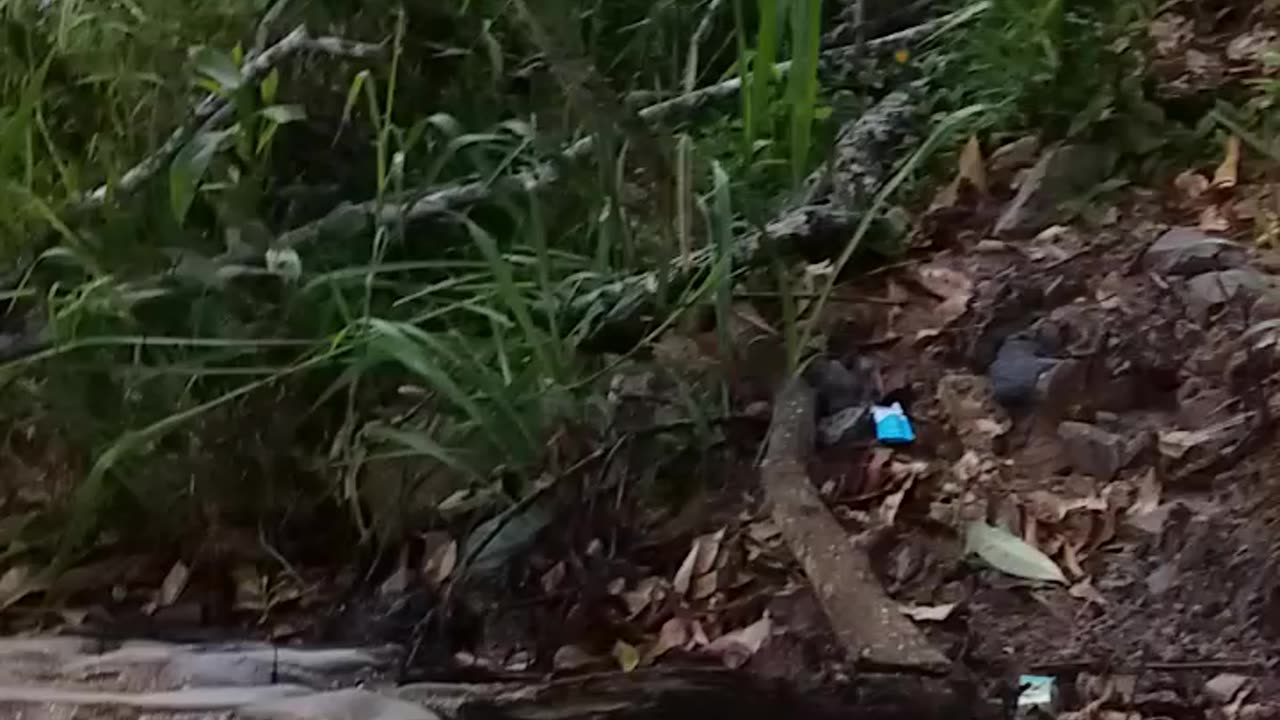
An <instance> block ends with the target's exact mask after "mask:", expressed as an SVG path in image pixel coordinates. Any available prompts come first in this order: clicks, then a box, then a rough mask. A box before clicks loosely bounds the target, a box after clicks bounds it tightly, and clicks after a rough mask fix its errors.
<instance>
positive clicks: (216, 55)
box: [191, 46, 244, 92]
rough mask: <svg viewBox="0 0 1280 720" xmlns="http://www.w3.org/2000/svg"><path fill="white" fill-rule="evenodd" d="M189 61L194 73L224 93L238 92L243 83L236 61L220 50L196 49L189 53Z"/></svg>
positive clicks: (203, 47) (209, 48) (202, 47)
mask: <svg viewBox="0 0 1280 720" xmlns="http://www.w3.org/2000/svg"><path fill="white" fill-rule="evenodd" d="M191 61H192V62H193V63H194V64H195V69H196V72H198V73H200V74H201V75H203V76H205V77H207V78H209V79H210V80H212V81H214V82H215V83H217V84H218V87H220V88H222V89H223V90H224V91H227V92H231V91H234V90H238V89H239V88H240V85H241V84H242V83H243V82H244V76H243V75H241V74H240V68H239V67H237V66H236V61H235V60H233V59H232V58H231V56H230V55H228V54H226V53H224V52H222V51H221V50H218V49H215V48H211V47H205V46H201V47H198V48H196V49H194V50H192V51H191Z"/></svg>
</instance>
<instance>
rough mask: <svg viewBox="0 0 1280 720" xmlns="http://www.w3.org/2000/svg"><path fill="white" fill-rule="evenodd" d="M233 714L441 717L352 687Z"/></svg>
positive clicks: (266, 718)
mask: <svg viewBox="0 0 1280 720" xmlns="http://www.w3.org/2000/svg"><path fill="white" fill-rule="evenodd" d="M235 716H236V717H237V718H240V719H242V720H440V716H439V715H437V714H435V713H434V712H432V711H430V710H428V709H426V708H424V707H422V706H421V705H414V704H412V703H408V702H405V701H404V700H397V699H395V698H389V697H385V696H383V695H378V694H375V693H371V692H369V691H368V690H355V689H348V690H335V691H332V692H322V693H313V694H310V695H302V696H299V697H292V698H285V699H283V700H276V701H273V702H267V703H262V704H258V705H253V706H251V707H247V708H243V709H241V710H238V711H237V712H236V715H235Z"/></svg>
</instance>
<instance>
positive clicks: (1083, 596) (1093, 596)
mask: <svg viewBox="0 0 1280 720" xmlns="http://www.w3.org/2000/svg"><path fill="white" fill-rule="evenodd" d="M1067 593H1068V594H1069V595H1071V597H1073V598H1076V599H1079V600H1084V601H1085V602H1089V603H1093V604H1094V605H1106V604H1107V599H1106V598H1104V597H1103V596H1102V593H1100V592H1098V588H1096V587H1094V585H1093V578H1090V577H1085V578H1082V579H1081V580H1079V581H1077V582H1076V584H1074V585H1072V586H1071V587H1070V588H1068V589H1067Z"/></svg>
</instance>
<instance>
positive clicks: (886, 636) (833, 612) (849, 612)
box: [760, 378, 949, 670]
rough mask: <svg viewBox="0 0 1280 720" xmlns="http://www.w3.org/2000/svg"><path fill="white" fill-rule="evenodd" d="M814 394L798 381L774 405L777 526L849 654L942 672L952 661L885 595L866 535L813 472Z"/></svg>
mask: <svg viewBox="0 0 1280 720" xmlns="http://www.w3.org/2000/svg"><path fill="white" fill-rule="evenodd" d="M815 412H816V410H815V398H814V391H813V389H812V388H810V387H809V386H808V384H807V383H806V382H805V381H804V379H802V378H796V379H793V380H791V381H790V382H789V383H788V384H787V385H786V386H784V387H783V389H782V390H781V391H780V392H779V393H778V397H777V400H776V402H775V403H774V411H773V422H772V423H771V425H770V429H769V437H768V440H767V442H768V447H767V451H766V453H765V457H764V462H763V464H762V466H761V469H760V479H761V483H762V484H763V485H764V490H765V496H766V498H767V500H768V502H769V504H770V506H771V511H772V515H773V520H774V522H775V523H776V524H777V525H778V527H779V528H780V529H781V530H782V535H783V537H784V538H785V539H786V541H787V544H788V546H789V547H790V548H791V552H792V554H794V555H795V557H796V560H797V561H799V563H800V566H801V567H802V568H804V573H805V575H806V576H807V577H808V578H809V583H810V584H811V585H812V586H813V590H814V592H815V593H816V594H817V596H818V600H819V602H820V603H821V604H822V608H823V610H824V611H825V612H826V614H827V618H828V620H829V621H830V622H831V629H832V630H833V631H834V632H835V635H836V638H837V639H838V640H839V641H840V643H841V645H842V646H843V647H844V649H845V651H846V652H847V653H848V655H849V657H850V658H851V659H852V660H854V661H855V662H859V661H860V662H865V663H869V664H871V665H874V666H879V667H896V668H920V669H932V670H942V669H944V668H946V667H947V665H948V664H949V663H948V661H947V658H946V657H945V656H944V655H943V654H942V653H941V652H939V651H938V649H937V648H935V647H933V646H932V645H930V644H929V642H928V641H927V640H925V638H924V636H923V635H922V634H921V633H920V631H919V630H917V629H916V627H915V625H914V624H913V623H912V622H911V621H910V620H909V619H907V617H906V616H904V615H903V614H902V613H901V612H900V611H899V610H898V606H897V603H895V602H894V601H893V600H892V599H890V598H889V596H888V595H886V594H885V592H884V590H883V589H882V588H881V587H880V581H879V579H877V578H876V575H875V572H874V570H873V569H872V567H871V558H870V556H869V554H868V552H867V543H866V541H865V539H864V537H865V536H858V537H853V538H850V537H849V535H848V533H846V532H845V530H844V528H842V527H841V526H840V524H839V523H838V522H837V521H836V519H835V517H834V516H833V515H832V514H831V512H830V511H829V510H828V509H827V507H826V505H825V504H823V502H822V498H820V497H819V496H818V493H817V491H816V490H814V488H813V484H812V483H810V482H809V476H808V473H807V471H806V469H805V468H806V465H807V462H808V458H809V454H810V453H811V452H812V451H813V447H814V423H815Z"/></svg>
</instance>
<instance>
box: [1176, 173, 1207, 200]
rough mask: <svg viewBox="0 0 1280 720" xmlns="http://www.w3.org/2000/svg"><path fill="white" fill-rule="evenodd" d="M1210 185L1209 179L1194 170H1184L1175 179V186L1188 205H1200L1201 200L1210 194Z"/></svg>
mask: <svg viewBox="0 0 1280 720" xmlns="http://www.w3.org/2000/svg"><path fill="white" fill-rule="evenodd" d="M1209 185H1210V183H1209V178H1207V177H1205V176H1204V175H1201V174H1200V173H1198V172H1196V171H1194V170H1183V171H1182V172H1180V173H1178V177H1176V178H1174V179H1173V186H1174V187H1175V188H1177V189H1178V194H1179V195H1181V196H1182V199H1183V202H1184V204H1186V205H1196V204H1199V201H1200V198H1201V197H1203V196H1204V194H1205V193H1206V192H1209Z"/></svg>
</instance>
